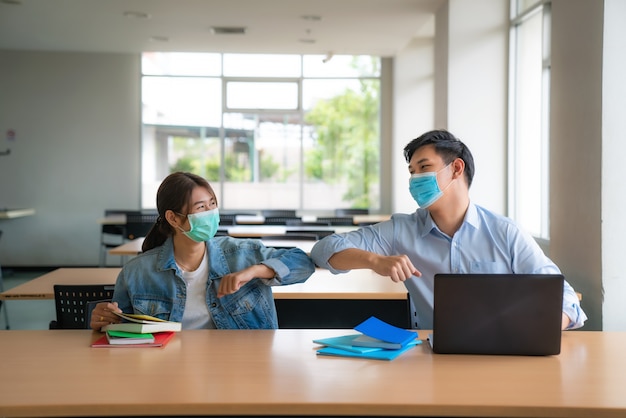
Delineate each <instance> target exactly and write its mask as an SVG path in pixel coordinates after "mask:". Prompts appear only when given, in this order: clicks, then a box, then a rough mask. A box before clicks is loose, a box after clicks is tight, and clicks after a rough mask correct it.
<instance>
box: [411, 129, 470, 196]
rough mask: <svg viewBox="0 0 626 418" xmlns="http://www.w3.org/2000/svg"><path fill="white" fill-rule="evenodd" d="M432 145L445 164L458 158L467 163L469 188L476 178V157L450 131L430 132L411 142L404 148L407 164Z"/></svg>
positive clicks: (466, 175)
mask: <svg viewBox="0 0 626 418" xmlns="http://www.w3.org/2000/svg"><path fill="white" fill-rule="evenodd" d="M431 144H432V145H434V146H435V152H436V153H437V154H438V155H439V156H440V157H441V158H442V159H443V161H444V163H446V164H450V163H451V162H452V161H454V160H455V159H456V158H460V159H462V160H463V161H464V162H465V179H466V180H467V187H470V186H471V185H472V179H473V178H474V157H472V153H471V152H470V150H469V148H467V146H466V145H465V144H464V143H463V142H461V140H459V139H458V138H456V137H455V136H454V135H452V134H451V133H450V132H448V131H445V130H436V131H430V132H426V133H425V134H423V135H422V136H420V137H417V138H415V139H413V140H411V142H409V143H408V144H407V145H406V147H404V158H405V159H406V162H407V163H409V162H411V157H413V154H415V151H417V150H418V149H419V148H421V147H423V146H426V145H431Z"/></svg>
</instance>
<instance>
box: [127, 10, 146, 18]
mask: <svg viewBox="0 0 626 418" xmlns="http://www.w3.org/2000/svg"><path fill="white" fill-rule="evenodd" d="M124 16H125V17H127V18H129V19H150V17H151V16H150V14H149V13H145V12H124Z"/></svg>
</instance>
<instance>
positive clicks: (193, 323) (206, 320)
mask: <svg viewBox="0 0 626 418" xmlns="http://www.w3.org/2000/svg"><path fill="white" fill-rule="evenodd" d="M178 267H179V268H180V266H178ZM181 271H183V279H184V280H185V283H186V284H187V300H186V301H185V312H184V313H183V329H204V328H215V324H214V323H213V319H212V318H211V313H210V312H209V307H208V306H207V302H206V294H207V280H208V278H209V257H208V256H207V253H206V252H205V253H204V257H202V262H201V263H200V266H199V267H198V268H197V269H196V270H194V271H184V270H182V268H181Z"/></svg>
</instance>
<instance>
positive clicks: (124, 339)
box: [106, 330, 154, 344]
mask: <svg viewBox="0 0 626 418" xmlns="http://www.w3.org/2000/svg"><path fill="white" fill-rule="evenodd" d="M106 334H107V340H108V341H109V344H151V343H153V342H154V335H152V334H139V333H136V332H127V331H113V330H109V331H107V332H106Z"/></svg>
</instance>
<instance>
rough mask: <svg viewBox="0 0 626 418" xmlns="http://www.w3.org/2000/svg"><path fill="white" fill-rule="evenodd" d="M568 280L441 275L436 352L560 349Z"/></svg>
mask: <svg viewBox="0 0 626 418" xmlns="http://www.w3.org/2000/svg"><path fill="white" fill-rule="evenodd" d="M563 281H564V278H563V275H561V274H436V275H435V291H434V313H433V336H432V347H433V351H434V352H435V353H441V354H508V355H554V354H559V353H560V351H561V318H562V314H561V312H562V306H563Z"/></svg>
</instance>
